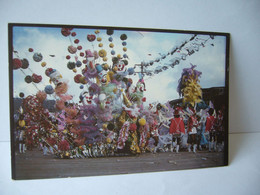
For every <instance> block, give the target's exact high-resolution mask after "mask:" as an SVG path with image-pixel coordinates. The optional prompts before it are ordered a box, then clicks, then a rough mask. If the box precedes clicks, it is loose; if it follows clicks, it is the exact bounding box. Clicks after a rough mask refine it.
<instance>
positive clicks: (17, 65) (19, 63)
mask: <svg viewBox="0 0 260 195" xmlns="http://www.w3.org/2000/svg"><path fill="white" fill-rule="evenodd" d="M22 65H23V63H22V61H21V60H20V59H18V58H14V59H13V69H15V70H16V69H19V68H21V67H22Z"/></svg>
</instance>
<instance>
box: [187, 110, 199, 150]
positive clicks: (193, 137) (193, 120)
mask: <svg viewBox="0 0 260 195" xmlns="http://www.w3.org/2000/svg"><path fill="white" fill-rule="evenodd" d="M198 125H199V123H198V120H197V117H196V113H195V111H194V112H193V114H192V115H191V116H190V117H189V119H188V130H187V132H188V134H189V136H188V151H189V152H191V145H193V152H194V153H196V150H197V127H198Z"/></svg>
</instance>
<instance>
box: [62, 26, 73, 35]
mask: <svg viewBox="0 0 260 195" xmlns="http://www.w3.org/2000/svg"><path fill="white" fill-rule="evenodd" d="M70 31H71V30H70V29H69V28H62V29H61V34H62V35H63V36H64V37H67V36H69V35H70Z"/></svg>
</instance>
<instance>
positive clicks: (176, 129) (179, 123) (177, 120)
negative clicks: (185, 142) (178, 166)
mask: <svg viewBox="0 0 260 195" xmlns="http://www.w3.org/2000/svg"><path fill="white" fill-rule="evenodd" d="M170 121H171V124H170V130H169V132H170V134H171V135H172V146H173V142H175V145H176V148H175V151H176V153H179V149H180V141H181V136H182V135H184V134H185V126H184V122H183V118H182V117H180V114H179V110H177V109H176V110H175V111H174V118H172V119H171V120H170ZM171 152H173V147H171Z"/></svg>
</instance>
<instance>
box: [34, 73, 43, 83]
mask: <svg viewBox="0 0 260 195" xmlns="http://www.w3.org/2000/svg"><path fill="white" fill-rule="evenodd" d="M32 80H33V82H34V83H39V82H41V81H42V76H41V75H37V74H35V73H33V74H32Z"/></svg>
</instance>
